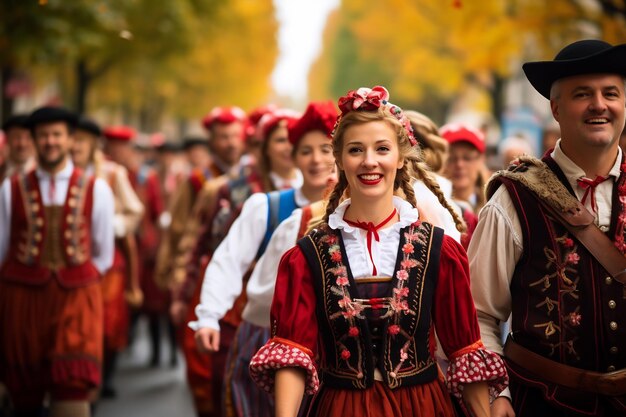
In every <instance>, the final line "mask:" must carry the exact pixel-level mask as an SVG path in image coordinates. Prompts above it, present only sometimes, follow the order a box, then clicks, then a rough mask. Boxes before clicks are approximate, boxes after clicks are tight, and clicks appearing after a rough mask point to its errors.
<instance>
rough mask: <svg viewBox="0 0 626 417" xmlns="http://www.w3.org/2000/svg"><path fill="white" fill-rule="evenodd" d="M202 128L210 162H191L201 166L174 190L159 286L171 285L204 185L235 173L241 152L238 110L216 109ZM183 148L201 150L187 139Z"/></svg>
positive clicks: (241, 124)
mask: <svg viewBox="0 0 626 417" xmlns="http://www.w3.org/2000/svg"><path fill="white" fill-rule="evenodd" d="M202 124H203V125H204V127H205V128H206V130H207V132H208V134H209V140H208V143H207V144H208V147H209V150H210V152H211V159H210V160H208V159H206V158H199V159H198V160H196V161H195V162H197V163H203V164H205V165H197V166H192V171H191V173H190V175H189V177H188V178H187V181H185V182H184V183H182V184H181V185H180V186H179V187H178V189H177V190H176V192H175V193H174V195H173V196H172V201H171V203H170V205H169V206H168V210H167V212H168V214H169V219H170V221H169V224H168V226H167V228H166V229H165V232H164V235H163V238H162V240H161V244H160V246H159V251H158V253H159V255H158V261H157V266H156V271H155V277H156V280H157V282H159V283H160V284H161V285H162V286H167V285H169V284H171V282H172V274H173V273H174V268H175V266H174V260H175V259H177V257H178V256H179V249H178V248H179V245H180V242H181V239H182V237H183V235H184V232H185V228H186V227H187V223H188V222H189V218H190V215H191V213H192V209H193V207H194V204H195V202H196V200H197V198H198V195H199V194H200V191H201V190H202V188H203V186H204V184H205V183H206V182H207V181H209V180H213V179H216V178H218V177H220V176H221V175H224V174H226V173H227V172H230V171H231V170H235V167H236V166H237V165H238V164H239V161H240V158H241V154H242V151H243V142H244V135H245V127H246V124H247V120H246V114H245V113H244V111H243V110H241V109H240V108H239V107H216V108H214V109H213V110H211V112H210V113H209V114H208V115H207V116H205V117H204V118H203V120H202ZM187 144H188V145H190V146H188V148H187V149H188V150H190V149H191V148H197V147H199V146H201V143H200V142H199V139H192V138H189V140H188V141H187ZM197 153H199V152H197ZM191 162H192V163H193V162H194V161H193V160H191Z"/></svg>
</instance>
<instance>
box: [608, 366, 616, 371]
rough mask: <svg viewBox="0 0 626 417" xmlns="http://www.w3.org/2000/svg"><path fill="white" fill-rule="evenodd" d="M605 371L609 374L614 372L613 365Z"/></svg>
mask: <svg viewBox="0 0 626 417" xmlns="http://www.w3.org/2000/svg"><path fill="white" fill-rule="evenodd" d="M606 370H607V371H609V372H613V371H614V370H615V367H614V366H613V365H611V366H609V367H608V368H606Z"/></svg>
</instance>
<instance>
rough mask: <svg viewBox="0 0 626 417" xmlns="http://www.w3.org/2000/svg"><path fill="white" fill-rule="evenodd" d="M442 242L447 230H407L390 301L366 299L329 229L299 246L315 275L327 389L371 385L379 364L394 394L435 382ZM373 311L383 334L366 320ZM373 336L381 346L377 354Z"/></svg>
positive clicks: (418, 225)
mask: <svg viewBox="0 0 626 417" xmlns="http://www.w3.org/2000/svg"><path fill="white" fill-rule="evenodd" d="M442 242H443V230H442V229H439V228H436V227H433V226H432V225H431V224H429V223H420V222H417V223H415V224H413V225H410V226H408V227H405V228H403V229H402V230H401V231H400V244H399V248H398V257H397V261H396V268H395V272H394V276H393V277H392V279H391V285H390V286H389V291H387V294H386V295H387V296H386V297H380V298H369V299H365V298H362V297H360V295H359V291H358V290H357V282H355V279H354V277H353V276H352V272H351V271H350V266H349V264H348V261H347V257H346V252H345V247H344V244H343V241H342V238H341V233H340V232H339V231H333V230H331V229H330V228H328V226H326V225H324V226H322V227H321V228H319V229H316V230H314V231H313V232H311V234H309V235H308V236H305V237H304V238H302V239H301V240H299V241H298V245H299V246H300V248H301V249H302V252H303V253H304V255H305V257H306V259H307V263H308V265H309V267H310V268H311V272H312V276H313V277H314V279H313V282H314V287H315V292H316V298H317V303H318V306H317V309H316V310H317V320H318V325H319V335H320V346H323V350H322V352H321V355H322V358H321V363H322V365H321V367H320V368H321V369H320V379H321V380H322V383H323V384H325V385H326V386H329V387H333V388H345V389H364V388H367V387H370V386H372V385H373V384H374V369H375V366H376V365H375V363H378V369H379V370H380V371H381V373H382V378H383V380H384V383H385V384H386V385H388V386H389V387H390V388H392V389H394V388H399V387H401V386H412V385H417V384H421V383H426V382H430V381H433V380H434V379H436V378H437V365H436V363H435V361H434V359H433V357H432V356H431V354H430V350H429V340H430V328H431V307H432V305H433V296H434V292H435V288H436V285H437V277H438V274H439V254H440V249H441V245H442ZM357 281H358V279H357ZM369 310H379V311H380V315H379V316H378V318H379V319H381V321H380V325H379V326H377V327H379V329H376V328H375V327H374V326H373V325H372V324H371V323H370V322H369V321H368V319H367V318H366V315H367V314H366V313H367V312H368V311H369ZM376 330H378V334H377V335H376V334H375V331H376ZM374 336H378V337H379V340H380V347H379V348H378V349H375V348H374V344H373V342H372V340H373V338H374Z"/></svg>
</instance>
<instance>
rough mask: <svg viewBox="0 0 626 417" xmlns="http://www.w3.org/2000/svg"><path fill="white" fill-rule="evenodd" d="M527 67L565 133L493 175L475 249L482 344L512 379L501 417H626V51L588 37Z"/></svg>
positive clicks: (498, 411)
mask: <svg viewBox="0 0 626 417" xmlns="http://www.w3.org/2000/svg"><path fill="white" fill-rule="evenodd" d="M522 68H523V69H524V72H525V74H526V77H527V78H528V80H529V81H530V83H531V85H532V86H533V87H534V88H535V89H536V90H537V91H538V92H539V93H540V94H541V95H542V96H544V97H545V98H546V99H549V100H550V108H551V110H552V116H553V117H554V119H555V120H556V121H557V122H558V123H559V127H560V132H561V138H560V139H559V140H558V141H557V143H556V145H555V147H554V149H551V150H549V151H548V152H547V153H546V154H545V155H544V156H543V158H541V159H536V158H532V157H520V158H519V159H518V160H517V161H516V163H514V164H513V165H512V166H511V167H510V168H509V169H508V170H503V171H498V173H497V174H496V175H495V176H494V177H493V178H492V179H491V180H490V182H489V183H488V184H487V196H488V197H489V201H488V202H487V204H486V205H485V207H484V208H483V210H482V211H481V213H480V218H479V221H478V226H477V228H476V231H475V232H474V238H473V239H472V242H471V244H470V247H469V250H468V255H469V259H470V271H471V277H472V293H473V295H474V300H475V302H476V308H477V310H478V317H479V320H480V325H481V333H482V335H483V340H484V341H485V345H487V347H489V348H490V349H492V350H494V351H496V352H498V353H501V354H502V355H503V356H504V359H505V360H506V363H507V367H508V371H509V375H510V377H511V385H510V396H509V398H506V397H505V396H503V397H500V398H498V399H497V400H496V401H495V402H494V403H493V404H492V415H493V416H498V417H502V416H513V415H516V416H518V417H527V416H557V417H559V416H568V417H575V416H623V415H626V343H625V341H626V321H625V318H626V298H625V297H624V296H625V294H626V291H625V287H624V284H626V279H624V275H623V268H624V266H623V265H620V264H619V262H622V263H623V257H624V254H626V244H625V242H626V164H625V163H624V153H623V150H622V149H621V148H620V147H619V136H620V133H621V132H622V130H623V129H624V124H625V120H626V114H625V113H626V112H625V107H626V91H625V85H626V44H622V45H617V46H612V45H610V44H608V43H606V42H604V41H600V40H582V41H578V42H574V43H572V44H570V45H568V46H566V47H565V48H563V49H562V50H561V51H560V52H559V53H558V54H557V55H556V57H555V58H554V60H552V61H540V62H528V63H525V64H524V65H523V67H522ZM568 213H574V214H575V216H574V217H569V216H568ZM572 225H574V226H572ZM589 237H591V238H592V239H589ZM617 261H619V262H617ZM509 316H511V333H510V334H509V335H508V338H507V341H506V344H505V346H504V348H503V347H502V344H501V340H502V339H501V334H500V331H499V326H498V324H499V323H500V322H503V321H506V320H507V319H508V318H509Z"/></svg>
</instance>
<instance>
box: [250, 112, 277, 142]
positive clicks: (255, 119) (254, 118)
mask: <svg viewBox="0 0 626 417" xmlns="http://www.w3.org/2000/svg"><path fill="white" fill-rule="evenodd" d="M276 110H278V107H276V106H275V105H273V104H268V105H265V106H260V107H257V108H255V109H253V110H252V111H250V112H249V113H248V123H247V125H246V137H247V138H250V137H252V136H254V135H260V134H261V133H260V132H257V125H258V124H259V122H260V121H261V118H262V117H263V116H265V115H266V114H268V113H271V112H273V111H276Z"/></svg>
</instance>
